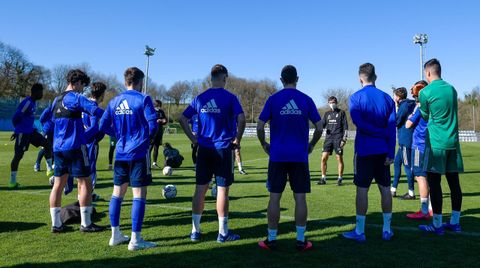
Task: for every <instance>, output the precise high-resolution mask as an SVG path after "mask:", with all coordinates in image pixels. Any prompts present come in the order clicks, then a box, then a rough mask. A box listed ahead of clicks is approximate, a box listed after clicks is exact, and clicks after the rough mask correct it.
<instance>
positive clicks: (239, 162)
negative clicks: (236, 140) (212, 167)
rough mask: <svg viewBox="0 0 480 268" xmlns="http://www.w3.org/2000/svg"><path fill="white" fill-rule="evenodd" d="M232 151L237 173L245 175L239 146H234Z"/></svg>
mask: <svg viewBox="0 0 480 268" xmlns="http://www.w3.org/2000/svg"><path fill="white" fill-rule="evenodd" d="M234 153H235V162H236V163H237V168H238V173H240V174H242V175H247V172H246V171H245V169H243V165H242V154H241V152H240V148H239V147H237V148H235V150H234Z"/></svg>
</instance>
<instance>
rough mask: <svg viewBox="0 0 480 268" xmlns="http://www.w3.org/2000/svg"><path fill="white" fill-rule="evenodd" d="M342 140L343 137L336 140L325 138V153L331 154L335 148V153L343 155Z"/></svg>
mask: <svg viewBox="0 0 480 268" xmlns="http://www.w3.org/2000/svg"><path fill="white" fill-rule="evenodd" d="M341 142H342V140H341V139H336V140H332V139H327V140H325V142H324V143H323V152H324V153H329V154H330V155H332V152H333V150H335V153H336V154H337V155H343V148H342V147H340V143H341Z"/></svg>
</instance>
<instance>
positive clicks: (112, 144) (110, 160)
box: [108, 136, 117, 170]
mask: <svg viewBox="0 0 480 268" xmlns="http://www.w3.org/2000/svg"><path fill="white" fill-rule="evenodd" d="M109 144H110V146H109V147H110V148H109V149H108V170H112V169H113V165H112V163H113V153H114V152H115V147H117V139H116V138H115V137H113V136H110V143H109Z"/></svg>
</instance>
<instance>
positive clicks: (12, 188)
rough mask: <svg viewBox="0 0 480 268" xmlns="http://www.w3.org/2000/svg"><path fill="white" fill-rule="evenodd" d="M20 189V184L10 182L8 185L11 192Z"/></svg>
mask: <svg viewBox="0 0 480 268" xmlns="http://www.w3.org/2000/svg"><path fill="white" fill-rule="evenodd" d="M20 187H21V186H20V183H18V182H15V183H11V182H10V183H9V184H8V189H9V190H15V189H18V188H20Z"/></svg>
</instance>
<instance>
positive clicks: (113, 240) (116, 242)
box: [108, 233, 130, 247]
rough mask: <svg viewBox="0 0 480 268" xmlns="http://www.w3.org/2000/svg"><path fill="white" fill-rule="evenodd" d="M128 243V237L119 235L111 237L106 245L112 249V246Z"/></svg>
mask: <svg viewBox="0 0 480 268" xmlns="http://www.w3.org/2000/svg"><path fill="white" fill-rule="evenodd" d="M128 241H130V238H129V237H128V236H126V235H123V234H122V233H120V234H119V235H117V236H116V237H111V238H110V242H108V245H109V246H112V247H113V246H116V245H119V244H122V243H125V242H128Z"/></svg>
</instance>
